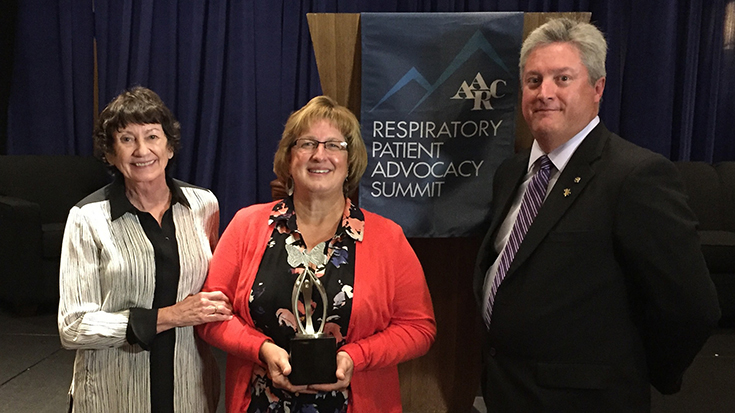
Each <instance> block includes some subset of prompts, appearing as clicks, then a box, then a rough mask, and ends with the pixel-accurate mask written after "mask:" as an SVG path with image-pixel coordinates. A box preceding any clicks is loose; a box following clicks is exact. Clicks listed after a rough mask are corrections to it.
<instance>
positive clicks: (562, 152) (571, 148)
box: [527, 116, 600, 172]
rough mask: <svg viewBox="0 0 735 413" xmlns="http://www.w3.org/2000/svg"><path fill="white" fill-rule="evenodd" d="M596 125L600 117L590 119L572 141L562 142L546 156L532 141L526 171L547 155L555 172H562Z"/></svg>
mask: <svg viewBox="0 0 735 413" xmlns="http://www.w3.org/2000/svg"><path fill="white" fill-rule="evenodd" d="M598 123H600V117H599V116H595V117H594V119H592V120H591V121H590V123H588V124H587V126H585V127H584V128H583V129H582V130H581V131H579V133H577V134H576V135H574V136H573V137H572V139H569V140H568V141H566V142H564V144H562V145H561V146H559V147H558V148H556V149H554V150H553V151H551V152H549V153H548V154H545V153H544V151H543V150H541V147H540V146H539V144H538V142H537V141H536V140H535V139H534V141H533V145H531V156H530V157H529V158H528V169H527V170H528V171H530V170H531V168H533V165H534V164H535V163H536V161H537V160H538V158H540V157H542V156H543V155H548V157H549V160H550V161H551V163H552V164H553V165H554V167H555V168H556V170H557V171H560V172H561V171H563V170H564V167H566V166H567V163H569V159H571V158H572V155H574V152H575V151H576V150H577V148H578V147H579V145H580V144H582V142H583V141H584V138H586V137H587V135H589V133H590V132H591V131H592V129H594V128H595V126H597V124H598Z"/></svg>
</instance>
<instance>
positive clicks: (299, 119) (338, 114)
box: [273, 96, 367, 196]
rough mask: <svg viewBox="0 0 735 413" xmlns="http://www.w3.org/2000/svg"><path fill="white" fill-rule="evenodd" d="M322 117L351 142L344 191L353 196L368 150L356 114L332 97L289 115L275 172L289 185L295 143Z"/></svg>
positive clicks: (313, 101) (312, 103) (319, 97)
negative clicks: (292, 151) (292, 150)
mask: <svg viewBox="0 0 735 413" xmlns="http://www.w3.org/2000/svg"><path fill="white" fill-rule="evenodd" d="M318 120H327V121H329V123H331V124H332V126H334V127H335V128H336V129H337V130H339V132H340V133H341V134H342V136H344V137H345V141H347V153H348V161H347V179H346V180H345V183H344V185H343V187H342V192H343V193H344V194H345V196H349V195H351V194H352V192H354V191H355V189H357V187H358V185H359V184H360V178H361V177H362V174H363V173H365V169H366V168H367V149H366V148H365V142H363V140H362V134H361V133H360V123H359V122H358V121H357V118H356V117H355V115H354V114H353V113H352V112H350V110H349V109H347V108H346V107H344V106H341V105H339V104H338V103H337V102H336V101H335V100H334V99H332V98H330V97H328V96H317V97H315V98H313V99H311V100H310V101H309V103H307V104H306V105H304V107H302V108H301V109H299V110H297V111H296V112H293V113H292V114H291V116H289V117H288V120H287V121H286V126H285V128H284V130H283V135H282V136H281V141H280V142H279V143H278V149H277V150H276V155H275V158H274V159H273V172H275V173H276V177H277V178H278V180H279V181H280V182H281V183H282V184H283V186H284V187H287V186H288V180H289V179H290V178H291V175H290V173H289V165H290V163H291V149H292V148H293V145H294V142H296V139H298V138H299V136H301V135H302V134H304V133H305V132H306V131H307V130H309V128H310V127H311V125H313V124H314V122H316V121H318Z"/></svg>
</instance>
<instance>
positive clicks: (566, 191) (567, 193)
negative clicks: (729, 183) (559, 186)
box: [564, 188, 572, 198]
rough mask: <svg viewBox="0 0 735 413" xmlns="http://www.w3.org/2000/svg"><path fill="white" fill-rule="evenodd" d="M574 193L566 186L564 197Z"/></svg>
mask: <svg viewBox="0 0 735 413" xmlns="http://www.w3.org/2000/svg"><path fill="white" fill-rule="evenodd" d="M571 194H572V190H571V189H569V188H564V198H566V197H568V196H569V195H571Z"/></svg>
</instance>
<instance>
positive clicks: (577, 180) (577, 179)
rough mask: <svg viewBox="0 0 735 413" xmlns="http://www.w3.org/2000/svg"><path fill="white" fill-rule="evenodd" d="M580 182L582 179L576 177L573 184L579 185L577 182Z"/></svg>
mask: <svg viewBox="0 0 735 413" xmlns="http://www.w3.org/2000/svg"><path fill="white" fill-rule="evenodd" d="M581 180H582V178H580V177H576V178H574V183H575V184H578V183H579V181H581Z"/></svg>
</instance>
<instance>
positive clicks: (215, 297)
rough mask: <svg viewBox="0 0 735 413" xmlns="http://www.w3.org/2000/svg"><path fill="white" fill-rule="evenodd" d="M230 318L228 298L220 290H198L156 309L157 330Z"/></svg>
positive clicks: (230, 310)
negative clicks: (176, 301) (198, 291)
mask: <svg viewBox="0 0 735 413" xmlns="http://www.w3.org/2000/svg"><path fill="white" fill-rule="evenodd" d="M231 318H232V304H231V303H230V299H229V298H227V296H226V295H225V294H224V293H223V292H221V291H211V292H204V291H203V292H200V293H197V294H194V295H190V296H188V297H186V298H184V299H183V300H181V301H179V302H178V303H176V304H174V305H172V306H169V307H164V308H161V309H159V310H158V322H157V328H156V330H157V332H158V333H160V332H162V331H166V330H168V329H170V328H174V327H185V326H196V325H199V324H204V323H211V322H214V321H227V320H230V319H231Z"/></svg>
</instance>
